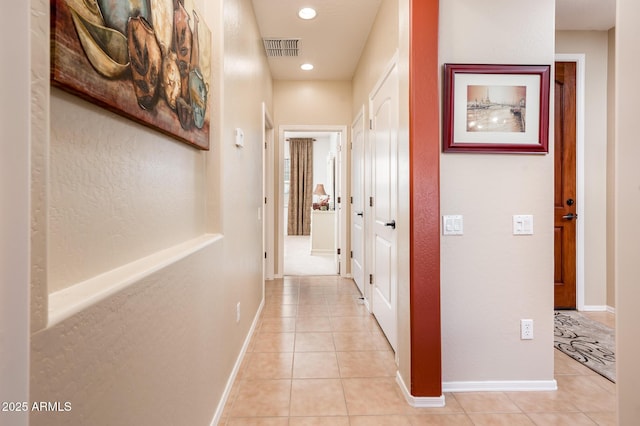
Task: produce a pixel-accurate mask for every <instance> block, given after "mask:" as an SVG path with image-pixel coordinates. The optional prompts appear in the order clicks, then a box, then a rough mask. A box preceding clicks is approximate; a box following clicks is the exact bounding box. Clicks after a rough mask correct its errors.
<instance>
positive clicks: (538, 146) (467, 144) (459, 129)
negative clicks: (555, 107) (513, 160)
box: [443, 64, 551, 154]
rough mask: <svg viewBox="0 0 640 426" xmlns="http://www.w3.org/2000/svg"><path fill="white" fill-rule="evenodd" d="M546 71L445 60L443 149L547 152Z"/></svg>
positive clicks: (534, 67)
mask: <svg viewBox="0 0 640 426" xmlns="http://www.w3.org/2000/svg"><path fill="white" fill-rule="evenodd" d="M550 70H551V66H550V65H491V64H445V65H444V111H443V151H444V152H479V153H522V154H546V153H548V152H549V90H550V87H549V84H550V73H551V71H550Z"/></svg>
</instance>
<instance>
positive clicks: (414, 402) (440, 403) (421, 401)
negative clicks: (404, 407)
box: [396, 371, 444, 408]
mask: <svg viewBox="0 0 640 426" xmlns="http://www.w3.org/2000/svg"><path fill="white" fill-rule="evenodd" d="M396 382H398V385H399V386H400V390H402V394H403V395H404V398H405V399H406V400H407V403H408V404H409V405H411V406H412V407H415V408H437V407H444V395H440V396H434V397H431V396H413V395H411V393H410V392H409V389H407V386H406V385H405V383H404V380H402V376H401V375H400V372H399V371H398V372H397V373H396Z"/></svg>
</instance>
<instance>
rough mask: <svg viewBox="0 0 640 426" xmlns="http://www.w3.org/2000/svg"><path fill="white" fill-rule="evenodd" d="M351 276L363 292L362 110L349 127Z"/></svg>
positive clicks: (363, 292) (363, 136)
mask: <svg viewBox="0 0 640 426" xmlns="http://www.w3.org/2000/svg"><path fill="white" fill-rule="evenodd" d="M351 138H352V140H351V210H350V214H351V275H352V276H353V280H354V281H355V282H356V285H357V286H358V289H359V290H360V293H362V295H363V296H365V297H366V295H365V291H364V259H365V257H364V256H365V252H364V241H365V227H364V205H365V204H364V198H365V194H364V140H365V127H364V108H363V110H361V111H360V114H358V117H357V118H356V120H355V121H354V122H353V124H352V125H351Z"/></svg>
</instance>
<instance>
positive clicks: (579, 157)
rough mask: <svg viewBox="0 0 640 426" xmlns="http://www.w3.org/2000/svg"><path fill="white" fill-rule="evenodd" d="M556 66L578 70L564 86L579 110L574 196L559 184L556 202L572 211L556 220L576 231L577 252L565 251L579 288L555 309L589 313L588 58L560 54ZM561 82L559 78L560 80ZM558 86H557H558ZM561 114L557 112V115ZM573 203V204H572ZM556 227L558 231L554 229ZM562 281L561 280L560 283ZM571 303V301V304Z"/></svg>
mask: <svg viewBox="0 0 640 426" xmlns="http://www.w3.org/2000/svg"><path fill="white" fill-rule="evenodd" d="M556 63H567V64H573V67H574V71H573V73H574V75H575V77H571V78H570V79H569V80H568V81H566V82H565V83H564V85H565V86H566V85H571V86H573V87H572V88H571V89H569V88H568V87H565V89H567V90H569V92H573V95H572V96H573V97H574V103H575V106H574V107H573V112H572V113H571V114H572V115H573V118H572V119H571V120H573V121H572V122H573V133H574V136H573V139H574V142H573V143H572V144H571V145H572V146H573V147H572V148H570V149H571V151H572V152H571V153H569V154H567V155H569V156H572V157H573V160H572V161H573V162H574V163H575V166H574V169H573V171H572V172H571V173H572V174H573V175H574V178H573V179H574V184H573V185H574V188H575V189H574V190H573V191H574V192H573V194H574V196H572V195H569V194H567V196H564V195H565V194H562V192H561V191H560V192H559V190H558V186H559V183H556V192H557V194H556V195H555V197H554V198H555V201H554V204H556V205H558V206H559V205H560V204H563V205H564V207H565V209H567V208H569V209H570V210H571V211H569V210H567V211H566V212H564V213H561V212H560V210H558V211H557V212H556V214H555V215H556V216H558V220H556V221H555V222H556V225H557V224H559V223H562V222H568V223H569V226H572V227H574V229H575V231H574V235H573V239H574V243H573V244H574V247H573V248H569V247H565V251H566V250H567V249H568V250H573V251H574V253H575V260H574V261H573V262H574V263H573V265H572V266H571V267H570V268H572V270H573V271H574V272H573V274H574V278H573V279H574V281H575V285H574V286H573V289H572V290H566V288H565V289H564V290H558V291H560V292H563V291H564V292H566V291H569V293H572V295H573V296H572V298H573V302H572V305H566V304H565V302H566V301H560V302H561V303H559V304H558V303H556V302H555V301H554V308H560V307H565V308H567V307H570V306H573V309H577V310H584V309H585V284H584V256H585V255H584V250H585V248H584V245H585V226H584V220H580V219H581V218H584V193H585V188H584V181H585V170H584V167H585V166H584V151H585V141H584V114H585V112H584V111H585V106H584V90H585V88H584V87H585V86H584V85H585V55H584V54H556ZM556 80H557V77H556ZM556 84H557V82H556ZM555 96H556V100H555V102H556V105H555V108H556V109H558V108H562V109H564V107H561V106H559V105H558V102H561V101H560V99H558V97H559V95H558V94H557V93H556V95H555ZM556 113H557V112H556ZM558 120H559V117H555V119H554V121H555V124H554V128H555V138H556V139H557V138H558V137H559V136H560V135H559V132H561V129H562V124H559V123H558ZM558 149H559V148H558V147H556V148H555V150H556V151H557V150H558ZM558 157H560V156H559V155H558V152H556V159H558ZM556 174H558V165H556ZM556 179H559V178H558V176H556ZM569 200H572V201H569ZM567 202H569V203H570V204H572V205H567ZM571 213H573V214H574V216H573V218H572V219H568V218H567V219H562V216H568V215H570V214H571ZM554 227H556V226H555V225H554ZM561 233H562V232H561V231H559V230H558V229H557V227H556V231H554V235H555V237H554V238H555V239H556V242H555V243H554V246H555V248H554V252H555V251H557V250H559V249H560V248H559V247H558V244H560V243H561V241H558V240H560V239H561ZM554 263H555V268H554V270H555V273H554V275H555V277H554V282H560V285H555V283H554V289H555V288H556V287H558V288H562V287H563V283H562V282H561V280H562V279H564V278H561V277H562V271H561V268H562V263H558V262H554ZM559 278H561V279H560V280H559ZM555 292H556V290H554V293H555ZM570 302H571V301H570Z"/></svg>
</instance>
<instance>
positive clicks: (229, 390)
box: [211, 297, 264, 426]
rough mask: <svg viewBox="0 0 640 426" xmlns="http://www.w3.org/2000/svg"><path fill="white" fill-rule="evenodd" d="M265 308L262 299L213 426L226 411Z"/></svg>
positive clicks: (223, 394) (228, 381) (212, 421)
mask: <svg viewBox="0 0 640 426" xmlns="http://www.w3.org/2000/svg"><path fill="white" fill-rule="evenodd" d="M263 308H264V297H263V298H262V302H260V306H259V307H258V312H256V316H255V317H254V318H253V323H252V324H251V328H250V329H249V333H248V334H247V337H246V338H245V339H244V344H243V345H242V349H241V350H240V354H239V355H238V358H237V359H236V363H235V365H234V366H233V370H231V375H230V376H229V379H228V380H227V385H226V386H225V388H224V392H222V397H221V398H220V402H219V403H218V407H217V408H216V412H215V414H214V415H213V420H211V426H216V425H217V424H218V423H219V422H220V419H221V418H222V412H223V411H224V406H225V405H226V404H227V400H228V399H229V395H230V394H231V388H232V387H233V383H234V382H235V380H236V377H237V376H238V372H239V371H240V366H241V365H242V361H243V360H244V356H245V355H246V353H247V349H248V348H249V342H251V338H252V337H253V332H254V331H255V329H256V326H257V325H258V320H259V319H260V314H262V309H263Z"/></svg>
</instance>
